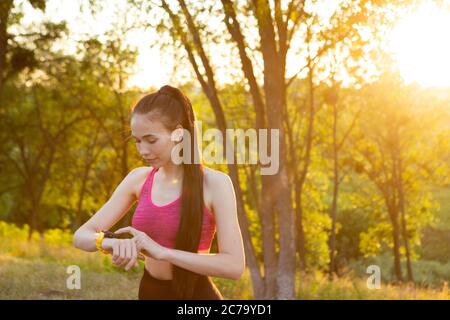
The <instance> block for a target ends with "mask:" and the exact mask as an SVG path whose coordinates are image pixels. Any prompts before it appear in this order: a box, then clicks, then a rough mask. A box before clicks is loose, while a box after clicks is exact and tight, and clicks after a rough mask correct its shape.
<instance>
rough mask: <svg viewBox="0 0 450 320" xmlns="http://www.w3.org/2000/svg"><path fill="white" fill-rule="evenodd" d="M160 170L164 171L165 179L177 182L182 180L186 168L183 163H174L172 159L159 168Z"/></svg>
mask: <svg viewBox="0 0 450 320" xmlns="http://www.w3.org/2000/svg"><path fill="white" fill-rule="evenodd" d="M159 172H160V173H162V175H163V176H164V178H165V179H168V180H170V181H172V182H174V183H177V182H181V181H182V179H183V172H184V169H183V165H181V164H174V163H173V162H172V161H169V162H168V163H167V164H165V165H164V166H162V167H160V168H159Z"/></svg>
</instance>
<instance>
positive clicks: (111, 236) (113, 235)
mask: <svg viewBox="0 0 450 320" xmlns="http://www.w3.org/2000/svg"><path fill="white" fill-rule="evenodd" d="M103 233H104V234H105V238H115V234H114V233H113V232H111V231H108V230H105V231H103Z"/></svg>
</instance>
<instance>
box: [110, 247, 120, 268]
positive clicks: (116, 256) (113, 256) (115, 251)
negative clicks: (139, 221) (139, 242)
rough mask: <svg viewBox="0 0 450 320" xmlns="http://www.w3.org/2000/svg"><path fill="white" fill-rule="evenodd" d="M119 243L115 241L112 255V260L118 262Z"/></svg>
mask: <svg viewBox="0 0 450 320" xmlns="http://www.w3.org/2000/svg"><path fill="white" fill-rule="evenodd" d="M119 253H120V252H119V244H118V243H117V242H115V243H114V244H113V255H112V262H113V263H114V264H116V261H117V259H118V258H119Z"/></svg>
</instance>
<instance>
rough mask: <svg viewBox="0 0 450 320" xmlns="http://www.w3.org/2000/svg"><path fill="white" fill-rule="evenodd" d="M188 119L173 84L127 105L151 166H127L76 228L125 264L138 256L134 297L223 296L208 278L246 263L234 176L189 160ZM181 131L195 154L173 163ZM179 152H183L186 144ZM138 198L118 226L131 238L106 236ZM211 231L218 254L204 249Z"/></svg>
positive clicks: (233, 272)
mask: <svg viewBox="0 0 450 320" xmlns="http://www.w3.org/2000/svg"><path fill="white" fill-rule="evenodd" d="M194 121H195V116H194V112H193V109H192V105H191V103H190V101H189V99H188V98H187V97H186V96H185V95H184V94H183V93H182V92H181V91H180V90H179V89H177V88H174V87H171V86H167V85H166V86H163V87H162V88H161V89H160V90H159V91H158V92H155V93H151V94H148V95H147V96H145V97H143V98H142V99H141V100H140V101H139V102H138V103H137V104H136V105H135V107H134V108H133V110H132V114H131V132H132V136H133V137H134V139H135V141H136V146H137V149H138V151H139V153H140V155H141V156H142V158H143V159H144V160H145V161H146V162H147V163H148V164H149V167H140V168H136V169H134V170H132V171H131V172H130V173H129V174H128V175H127V176H126V177H125V178H124V180H123V181H122V182H121V183H120V184H119V185H118V187H117V189H116V190H115V191H114V193H113V194H112V196H111V198H110V199H109V200H108V201H107V202H106V203H105V204H104V205H103V206H102V207H101V209H100V210H99V211H98V212H97V213H96V214H95V215H94V216H92V217H91V218H90V219H89V220H88V221H87V222H86V223H85V224H84V225H82V226H81V227H80V228H79V229H78V230H77V231H76V232H75V234H74V239H73V242H74V246H75V247H77V248H79V249H82V250H85V251H96V250H98V249H99V250H101V251H102V252H104V253H111V254H112V261H113V263H114V264H115V265H117V266H121V267H124V268H125V269H126V270H129V269H130V268H131V267H133V266H136V265H137V259H138V258H139V257H140V256H142V255H143V256H144V257H145V268H144V274H143V276H142V279H141V282H140V286H139V299H214V300H219V299H223V298H222V295H221V294H220V292H219V291H218V290H217V288H216V287H215V286H214V284H213V283H212V281H211V280H210V278H209V276H214V277H222V278H228V279H234V280H238V279H239V278H240V277H241V275H242V273H243V271H244V268H245V256H244V250H243V244H242V236H241V231H240V228H239V224H238V219H237V213H236V199H235V194H234V189H233V185H232V182H231V180H230V178H229V176H228V175H226V174H224V173H222V172H220V171H216V170H212V169H210V168H207V167H206V166H204V165H202V164H198V163H195V161H194V159H200V158H199V157H198V152H199V150H198V146H197V145H194V144H195V142H194V141H195V140H194V139H193V137H194V133H195V126H194ZM187 134H189V135H190V137H191V139H188V140H185V141H191V144H190V148H191V150H192V151H193V152H188V153H187V155H190V157H188V160H190V161H184V162H182V163H181V164H177V161H173V158H174V157H173V156H172V154H175V153H173V152H172V151H173V150H175V149H174V148H175V147H176V146H177V144H179V143H182V142H183V138H184V137H186V135H187ZM181 150H182V154H181V155H182V156H185V155H184V154H183V153H184V152H185V149H184V145H183V148H181ZM195 153H197V155H195ZM184 159H186V158H184ZM136 200H137V201H138V206H137V208H136V210H135V212H134V214H133V218H132V226H131V227H126V228H122V229H119V230H117V231H116V233H119V234H120V233H129V234H131V236H132V238H131V239H118V238H104V234H105V233H103V232H102V231H103V230H108V229H110V228H111V227H112V226H114V225H115V224H116V223H117V221H119V220H120V219H121V218H122V217H123V216H124V215H125V214H126V212H127V211H128V209H129V208H130V207H131V206H132V205H133V203H134V202H135V201H136ZM216 231H217V241H218V248H219V253H217V254H210V253H209V249H210V246H211V242H212V239H213V237H214V234H215V233H216Z"/></svg>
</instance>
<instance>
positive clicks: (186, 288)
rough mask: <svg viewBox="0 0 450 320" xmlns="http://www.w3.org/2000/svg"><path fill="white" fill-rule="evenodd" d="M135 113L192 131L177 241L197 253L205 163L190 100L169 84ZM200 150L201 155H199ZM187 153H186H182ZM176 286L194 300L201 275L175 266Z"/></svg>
mask: <svg viewBox="0 0 450 320" xmlns="http://www.w3.org/2000/svg"><path fill="white" fill-rule="evenodd" d="M135 114H144V115H148V116H149V117H151V118H152V119H155V118H157V119H158V120H160V121H161V122H162V123H163V125H164V126H165V127H166V128H167V129H168V130H169V131H173V130H174V129H175V128H176V127H177V125H181V126H182V127H183V129H186V130H187V131H189V133H190V136H191V139H190V140H191V145H190V148H191V152H190V154H191V159H190V161H189V163H184V162H183V164H182V166H183V189H182V192H183V193H182V196H181V218H180V224H179V227H178V233H177V238H176V243H175V249H179V250H184V251H190V252H195V253H197V251H198V247H199V243H200V238H201V232H202V224H203V165H202V164H201V163H198V164H196V163H195V162H194V159H200V157H199V156H198V153H199V149H198V146H197V145H195V141H194V133H195V126H194V121H195V115H194V110H193V109H192V104H191V102H190V101H189V99H188V98H187V97H186V96H185V95H184V94H183V93H182V92H181V91H180V90H179V89H177V88H175V87H171V86H169V85H165V86H163V87H161V89H159V90H158V91H157V92H154V93H150V94H148V95H146V96H144V97H143V98H142V99H141V100H139V102H138V103H137V104H136V105H135V106H134V108H133V110H132V114H131V115H132V116H133V115H135ZM196 153H197V156H195V154H196ZM182 156H184V155H182ZM173 268H174V269H173V281H171V282H172V286H173V289H174V292H175V293H176V294H177V295H178V296H179V298H180V299H192V295H193V291H194V288H195V284H196V281H197V279H198V274H197V273H194V272H191V271H189V270H186V269H184V268H180V267H178V266H176V265H174V266H173Z"/></svg>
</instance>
